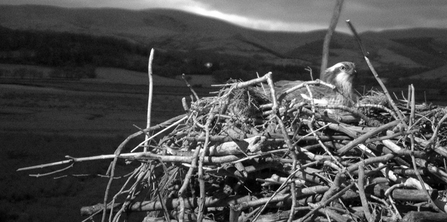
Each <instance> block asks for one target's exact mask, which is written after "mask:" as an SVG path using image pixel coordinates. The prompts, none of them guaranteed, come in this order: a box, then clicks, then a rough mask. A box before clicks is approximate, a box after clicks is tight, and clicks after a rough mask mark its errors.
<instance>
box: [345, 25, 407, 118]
mask: <svg viewBox="0 0 447 222" xmlns="http://www.w3.org/2000/svg"><path fill="white" fill-rule="evenodd" d="M346 23H348V26H349V28H350V29H351V31H352V33H353V34H354V37H355V39H356V40H357V43H358V45H359V47H360V49H361V51H362V54H363V58H364V59H365V61H366V63H367V64H368V67H369V69H370V70H371V72H372V73H373V75H374V78H376V80H377V82H378V83H379V85H380V87H381V88H382V90H383V92H384V93H385V95H386V98H387V99H388V102H389V103H390V104H391V106H392V107H393V109H394V112H396V114H397V116H398V117H399V119H400V120H401V121H402V123H403V124H405V119H404V117H403V115H402V112H401V111H400V110H399V108H398V107H397V105H396V103H395V102H394V100H393V99H392V98H391V95H390V93H389V92H388V89H387V88H386V86H385V84H384V83H383V82H382V80H380V78H379V74H377V72H376V70H375V69H374V67H373V65H372V64H371V62H370V61H369V58H368V53H367V51H366V50H365V47H364V46H363V44H362V40H361V39H360V36H359V34H358V33H357V31H356V30H355V28H354V26H353V25H352V23H351V21H350V20H346Z"/></svg>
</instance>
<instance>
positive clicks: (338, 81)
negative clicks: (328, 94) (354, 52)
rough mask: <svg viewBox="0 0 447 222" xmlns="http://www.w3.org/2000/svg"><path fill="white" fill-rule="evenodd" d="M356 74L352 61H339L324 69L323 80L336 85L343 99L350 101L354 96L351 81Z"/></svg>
mask: <svg viewBox="0 0 447 222" xmlns="http://www.w3.org/2000/svg"><path fill="white" fill-rule="evenodd" d="M355 75H356V71H355V64H354V63H352V62H339V63H337V64H335V65H333V66H331V67H329V68H327V69H326V72H325V73H324V76H323V81H325V82H327V83H330V84H332V85H334V86H336V87H337V89H338V90H339V92H341V94H342V95H341V96H342V97H344V98H343V100H346V99H347V98H349V99H347V101H352V99H353V98H354V90H353V82H354V78H355Z"/></svg>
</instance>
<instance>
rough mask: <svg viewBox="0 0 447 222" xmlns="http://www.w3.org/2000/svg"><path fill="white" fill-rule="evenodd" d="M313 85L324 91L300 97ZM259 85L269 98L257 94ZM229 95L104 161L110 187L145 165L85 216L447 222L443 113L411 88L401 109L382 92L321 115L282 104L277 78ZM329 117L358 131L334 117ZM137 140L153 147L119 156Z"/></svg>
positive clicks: (196, 106) (195, 105) (310, 107)
mask: <svg viewBox="0 0 447 222" xmlns="http://www.w3.org/2000/svg"><path fill="white" fill-rule="evenodd" d="M311 84H321V82H320V81H318V80H317V81H311V82H304V83H302V84H301V85H298V86H295V87H294V88H295V89H297V88H300V87H306V85H311ZM261 85H263V86H265V87H271V89H270V90H269V91H270V92H272V93H273V94H272V95H265V96H262V95H259V94H258V93H255V90H253V89H259V87H261ZM324 85H328V84H326V83H325V84H324ZM221 87H222V88H221V89H220V91H219V92H218V95H217V96H214V97H206V98H198V97H196V98H195V100H194V101H193V102H191V104H189V105H188V104H187V103H186V102H185V100H184V103H183V105H184V108H185V110H186V114H184V115H181V116H177V117H174V118H172V119H170V120H168V121H166V122H164V123H162V124H159V125H156V126H153V127H150V128H148V129H144V130H143V129H142V130H141V131H139V132H137V133H135V134H133V135H131V136H129V137H128V138H127V139H126V140H125V141H123V143H122V144H121V145H120V146H119V147H118V149H117V151H116V152H115V154H113V155H109V156H106V155H105V156H102V157H101V158H102V159H104V158H114V161H112V165H111V172H109V174H108V175H109V176H110V177H111V178H113V177H114V176H115V175H114V173H113V172H114V170H115V167H116V161H117V160H118V159H125V160H126V161H139V162H140V163H141V164H140V165H139V167H137V168H136V169H135V170H134V171H133V173H132V174H130V176H129V178H128V180H127V181H126V183H124V185H123V186H122V189H121V190H120V191H119V192H118V193H116V194H115V195H114V197H113V198H112V200H108V199H107V196H108V193H107V191H106V195H105V200H104V203H101V204H97V205H94V206H86V207H83V208H82V209H81V212H82V214H83V215H89V216H90V217H92V216H93V215H95V214H97V213H100V212H103V220H104V217H105V215H106V214H105V212H106V211H107V212H109V213H110V214H109V220H110V221H118V220H119V219H120V217H121V216H122V214H123V213H131V212H141V211H143V212H147V215H146V217H145V219H144V221H171V220H172V221H371V222H372V221H424V219H427V218H428V220H429V221H437V220H439V221H444V220H445V219H446V218H447V216H446V214H445V213H444V212H446V211H447V206H446V201H445V185H446V184H447V173H446V170H447V166H446V164H445V160H446V159H445V158H446V157H447V147H446V146H447V145H446V137H445V136H446V133H447V127H446V124H444V121H445V119H446V118H447V109H446V108H444V107H434V106H427V105H424V104H419V105H416V103H415V100H414V88H412V87H411V86H410V87H409V94H408V95H409V96H408V98H403V99H402V100H399V102H398V103H395V102H394V101H392V100H389V99H388V98H389V96H387V95H385V94H384V93H374V94H370V95H365V96H363V97H362V98H361V99H360V101H359V102H358V104H357V105H356V107H342V106H339V107H324V108H323V107H318V106H316V105H314V104H308V103H295V102H294V101H277V100H276V98H275V96H274V88H273V82H272V80H271V73H268V74H266V75H264V76H263V77H260V78H257V79H253V80H251V81H246V82H235V83H231V84H226V85H223V86H221ZM265 98H272V99H270V100H266V99H265ZM327 109H332V110H338V112H343V113H344V114H349V115H352V116H354V119H357V121H350V122H349V123H344V122H342V120H343V118H331V117H329V116H328V115H326V111H327ZM141 134H147V137H146V140H144V141H142V142H141V144H140V145H139V146H137V147H135V148H134V149H133V150H132V152H126V153H124V152H122V151H123V150H124V147H125V145H126V144H127V142H128V141H129V140H131V139H133V138H135V137H136V136H138V135H141ZM136 149H144V150H143V151H141V152H135V151H136ZM73 161H74V162H79V161H81V160H79V159H75V160H73ZM112 181H113V179H111V180H110V183H111V182H112ZM109 185H110V184H109ZM104 206H106V207H104ZM421 218H422V220H421Z"/></svg>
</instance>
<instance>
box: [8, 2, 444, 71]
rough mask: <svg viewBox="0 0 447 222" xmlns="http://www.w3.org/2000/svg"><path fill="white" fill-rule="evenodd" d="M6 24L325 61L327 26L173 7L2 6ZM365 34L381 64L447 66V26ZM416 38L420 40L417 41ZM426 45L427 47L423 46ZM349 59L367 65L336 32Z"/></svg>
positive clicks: (335, 56)
mask: <svg viewBox="0 0 447 222" xmlns="http://www.w3.org/2000/svg"><path fill="white" fill-rule="evenodd" d="M0 26H3V27H7V28H11V29H20V30H51V31H58V32H71V33H83V34H90V35H99V36H113V37H117V38H122V39H127V40H129V41H133V42H139V43H142V44H145V45H148V46H150V47H156V48H162V49H173V50H182V51H191V52H193V51H200V50H209V51H213V52H218V53H221V54H228V55H242V56H247V57H254V56H256V58H260V59H263V60H266V61H269V62H272V63H281V64H287V63H295V64H296V63H299V64H301V65H303V64H314V65H316V64H319V62H320V59H321V51H322V49H321V47H322V42H323V38H324V35H325V33H326V30H318V31H312V32H267V31H260V30H253V29H247V28H244V27H240V26H237V25H234V24H231V23H228V22H225V21H221V20H218V19H214V18H208V17H203V16H199V15H195V14H191V13H187V12H182V11H176V10H168V9H150V10H125V9H112V8H102V9H92V8H60V7H54V6H36V5H21V6H9V5H8V6H6V5H2V6H1V5H0ZM361 37H362V40H363V43H364V45H365V47H366V48H367V50H368V51H369V52H370V56H371V60H372V61H373V63H374V65H375V66H377V67H378V68H381V67H382V68H384V69H385V68H386V67H398V66H399V67H407V68H426V69H427V70H431V69H435V68H438V67H441V66H443V65H447V55H446V54H447V29H421V28H418V29H407V30H388V31H382V32H364V33H362V34H361ZM418 41H419V42H420V44H419V43H417V42H418ZM413 42H416V43H417V44H416V45H415V44H413V45H412V43H413ZM421 44H423V45H424V47H418V46H419V45H421ZM427 47H428V48H427ZM438 49H439V50H438ZM436 51H439V52H438V53H436ZM344 60H349V61H354V62H355V63H357V64H358V66H359V67H363V68H366V65H365V63H364V61H363V57H362V55H361V54H360V50H359V49H358V46H357V45H356V42H355V40H354V39H353V37H352V36H350V35H348V34H344V33H336V34H335V35H334V36H333V39H332V42H331V54H330V59H329V63H330V64H331V63H335V62H339V61H344Z"/></svg>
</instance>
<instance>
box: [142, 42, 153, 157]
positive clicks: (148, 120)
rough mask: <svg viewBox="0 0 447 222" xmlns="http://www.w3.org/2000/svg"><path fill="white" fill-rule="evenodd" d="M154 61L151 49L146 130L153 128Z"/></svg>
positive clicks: (146, 143) (145, 144) (146, 144)
mask: <svg viewBox="0 0 447 222" xmlns="http://www.w3.org/2000/svg"><path fill="white" fill-rule="evenodd" d="M153 60H154V49H153V48H152V49H151V54H150V55H149V62H148V65H147V75H148V78H149V96H148V98H147V120H146V121H147V122H146V129H149V128H150V127H151V110H152V91H153V88H154V86H153V84H154V83H153V82H154V81H153V80H152V61H153ZM148 138H149V135H147V134H146V140H145V142H144V152H147V147H148V143H149V141H148Z"/></svg>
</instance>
